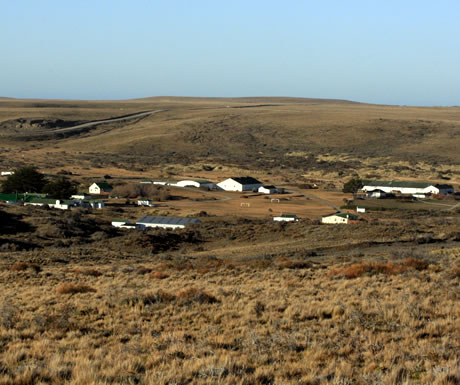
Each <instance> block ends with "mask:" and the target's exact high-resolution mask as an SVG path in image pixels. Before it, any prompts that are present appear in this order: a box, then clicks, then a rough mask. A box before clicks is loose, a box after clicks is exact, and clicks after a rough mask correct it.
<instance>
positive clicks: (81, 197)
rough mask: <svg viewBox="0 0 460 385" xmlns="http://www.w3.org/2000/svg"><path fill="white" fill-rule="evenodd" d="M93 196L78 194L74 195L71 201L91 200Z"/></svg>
mask: <svg viewBox="0 0 460 385" xmlns="http://www.w3.org/2000/svg"><path fill="white" fill-rule="evenodd" d="M91 198H92V196H91V195H88V194H85V193H77V194H75V195H72V196H71V197H70V199H79V200H84V199H91Z"/></svg>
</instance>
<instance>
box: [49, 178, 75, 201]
mask: <svg viewBox="0 0 460 385" xmlns="http://www.w3.org/2000/svg"><path fill="white" fill-rule="evenodd" d="M43 192H44V193H46V194H47V195H48V196H49V197H50V198H55V199H69V198H70V197H71V196H72V195H73V194H76V193H77V184H76V183H75V182H72V181H71V180H69V179H67V178H64V177H62V178H59V179H58V180H55V181H52V182H48V183H47V184H46V185H45V187H44V188H43Z"/></svg>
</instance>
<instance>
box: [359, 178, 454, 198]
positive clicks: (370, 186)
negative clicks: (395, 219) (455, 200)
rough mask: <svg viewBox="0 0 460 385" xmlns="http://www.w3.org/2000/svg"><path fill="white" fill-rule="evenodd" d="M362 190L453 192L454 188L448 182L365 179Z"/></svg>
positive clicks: (403, 192) (419, 192) (406, 193)
mask: <svg viewBox="0 0 460 385" xmlns="http://www.w3.org/2000/svg"><path fill="white" fill-rule="evenodd" d="M361 190H362V191H364V192H366V193H369V192H372V191H375V190H381V191H383V192H384V193H386V194H389V193H393V194H395V193H396V194H405V195H414V194H424V195H427V194H452V193H453V192H454V188H453V187H452V186H451V185H448V184H435V183H425V182H405V181H378V180H365V181H363V187H362V189H361Z"/></svg>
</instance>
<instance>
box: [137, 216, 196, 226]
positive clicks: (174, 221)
mask: <svg viewBox="0 0 460 385" xmlns="http://www.w3.org/2000/svg"><path fill="white" fill-rule="evenodd" d="M200 223H201V221H200V220H198V219H194V218H173V217H149V216H146V217H142V218H141V219H139V220H138V221H137V222H136V225H138V227H140V228H148V227H161V228H163V229H183V228H184V227H185V226H186V225H197V224H200Z"/></svg>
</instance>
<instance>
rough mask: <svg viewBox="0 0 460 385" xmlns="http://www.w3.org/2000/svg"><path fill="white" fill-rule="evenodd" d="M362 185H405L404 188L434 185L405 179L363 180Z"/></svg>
mask: <svg viewBox="0 0 460 385" xmlns="http://www.w3.org/2000/svg"><path fill="white" fill-rule="evenodd" d="M363 186H372V187H406V188H426V187H430V186H434V184H433V183H428V182H407V181H398V180H392V181H384V180H364V181H363Z"/></svg>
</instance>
